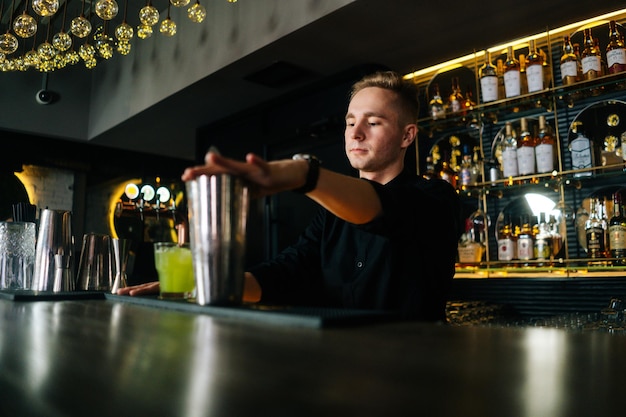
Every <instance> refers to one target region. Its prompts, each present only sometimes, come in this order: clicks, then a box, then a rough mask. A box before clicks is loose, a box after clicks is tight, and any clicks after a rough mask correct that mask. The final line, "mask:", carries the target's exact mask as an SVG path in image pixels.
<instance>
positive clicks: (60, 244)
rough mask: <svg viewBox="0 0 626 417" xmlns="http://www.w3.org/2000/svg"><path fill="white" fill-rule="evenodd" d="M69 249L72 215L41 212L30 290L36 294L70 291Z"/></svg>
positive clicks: (71, 248)
mask: <svg viewBox="0 0 626 417" xmlns="http://www.w3.org/2000/svg"><path fill="white" fill-rule="evenodd" d="M73 247H74V237H73V236H72V213H71V212H70V211H65V210H49V209H43V210H41V214H40V216H39V232H38V234H37V245H36V249H35V274H34V276H33V284H32V289H34V290H37V291H67V290H73V289H74V275H73V273H72V265H73V252H74V249H73ZM57 269H63V271H62V272H63V273H58V271H57ZM56 281H59V282H56Z"/></svg>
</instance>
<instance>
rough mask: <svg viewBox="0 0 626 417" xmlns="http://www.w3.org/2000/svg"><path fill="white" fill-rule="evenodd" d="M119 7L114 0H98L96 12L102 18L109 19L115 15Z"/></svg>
mask: <svg viewBox="0 0 626 417" xmlns="http://www.w3.org/2000/svg"><path fill="white" fill-rule="evenodd" d="M118 11H119V7H118V6H117V3H116V2H115V0H98V2H97V3H96V14H97V15H98V16H99V17H100V19H102V20H111V19H113V18H114V17H115V16H117V12H118Z"/></svg>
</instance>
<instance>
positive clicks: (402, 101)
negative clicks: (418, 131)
mask: <svg viewBox="0 0 626 417" xmlns="http://www.w3.org/2000/svg"><path fill="white" fill-rule="evenodd" d="M369 87H378V88H383V89H385V90H389V91H393V92H394V93H396V95H397V96H398V101H399V109H398V110H399V111H400V113H401V117H400V119H401V120H402V122H403V123H415V122H417V119H418V117H419V102H418V99H417V93H418V91H417V87H416V86H415V84H413V83H411V82H408V81H406V80H404V79H403V78H402V76H401V75H400V74H398V73H397V72H394V71H378V72H375V73H373V74H369V75H366V76H365V77H363V78H362V79H361V80H359V81H357V82H356V83H354V85H353V86H352V89H351V91H350V100H352V98H353V97H354V96H355V95H356V93H358V92H359V91H361V90H363V89H364V88H369Z"/></svg>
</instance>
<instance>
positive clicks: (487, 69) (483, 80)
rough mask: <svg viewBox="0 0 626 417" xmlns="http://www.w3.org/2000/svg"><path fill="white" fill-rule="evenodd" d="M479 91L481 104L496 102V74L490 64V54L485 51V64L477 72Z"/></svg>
mask: <svg viewBox="0 0 626 417" xmlns="http://www.w3.org/2000/svg"><path fill="white" fill-rule="evenodd" d="M478 77H479V79H480V91H481V97H482V102H483V103H488V102H490V101H496V100H498V74H497V70H496V67H495V65H493V64H492V63H491V52H489V51H488V50H486V51H485V63H484V64H483V65H482V66H481V67H480V68H479V70H478Z"/></svg>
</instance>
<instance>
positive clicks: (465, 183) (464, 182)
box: [459, 145, 476, 189]
mask: <svg viewBox="0 0 626 417" xmlns="http://www.w3.org/2000/svg"><path fill="white" fill-rule="evenodd" d="M459 182H460V183H461V188H462V189H466V188H467V187H469V186H472V185H476V182H475V181H472V155H471V154H470V152H469V146H468V145H464V146H463V159H462V161H461V170H460V171H459Z"/></svg>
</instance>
